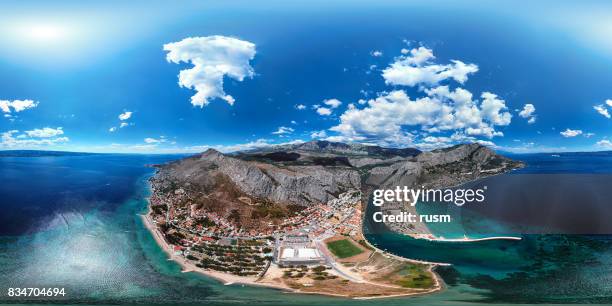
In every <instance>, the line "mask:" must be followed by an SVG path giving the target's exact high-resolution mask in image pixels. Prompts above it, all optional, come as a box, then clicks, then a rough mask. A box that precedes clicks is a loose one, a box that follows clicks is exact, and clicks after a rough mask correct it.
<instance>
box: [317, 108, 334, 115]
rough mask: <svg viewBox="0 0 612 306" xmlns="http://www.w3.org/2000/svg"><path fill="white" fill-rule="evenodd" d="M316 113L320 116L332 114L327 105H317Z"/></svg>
mask: <svg viewBox="0 0 612 306" xmlns="http://www.w3.org/2000/svg"><path fill="white" fill-rule="evenodd" d="M315 109H316V111H317V114H319V115H321V116H329V115H331V114H332V110H331V109H330V108H327V107H322V106H317V107H316V108H315Z"/></svg>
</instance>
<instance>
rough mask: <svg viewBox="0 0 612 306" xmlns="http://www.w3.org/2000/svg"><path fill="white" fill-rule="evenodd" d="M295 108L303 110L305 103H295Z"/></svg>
mask: <svg viewBox="0 0 612 306" xmlns="http://www.w3.org/2000/svg"><path fill="white" fill-rule="evenodd" d="M295 108H296V109H299V110H305V109H306V105H304V104H297V105H296V106H295Z"/></svg>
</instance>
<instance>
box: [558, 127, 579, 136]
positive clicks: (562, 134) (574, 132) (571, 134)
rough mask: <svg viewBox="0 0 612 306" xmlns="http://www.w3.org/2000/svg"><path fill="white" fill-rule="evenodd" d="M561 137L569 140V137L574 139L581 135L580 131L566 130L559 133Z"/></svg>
mask: <svg viewBox="0 0 612 306" xmlns="http://www.w3.org/2000/svg"><path fill="white" fill-rule="evenodd" d="M560 134H561V136H563V137H566V138H569V137H576V136H578V135H580V134H582V130H572V129H569V128H568V129H566V130H565V131H563V132H560Z"/></svg>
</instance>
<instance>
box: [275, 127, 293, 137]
mask: <svg viewBox="0 0 612 306" xmlns="http://www.w3.org/2000/svg"><path fill="white" fill-rule="evenodd" d="M294 131H295V130H294V129H292V128H290V127H286V126H281V127H279V128H278V130H276V132H272V134H275V135H283V134H291V133H293V132H294Z"/></svg>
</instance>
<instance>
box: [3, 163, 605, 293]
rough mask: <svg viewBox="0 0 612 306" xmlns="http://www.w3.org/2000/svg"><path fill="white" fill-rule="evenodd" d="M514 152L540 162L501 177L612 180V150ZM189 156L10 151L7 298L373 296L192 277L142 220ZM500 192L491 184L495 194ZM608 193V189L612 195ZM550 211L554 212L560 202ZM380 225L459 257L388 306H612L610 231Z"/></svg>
mask: <svg viewBox="0 0 612 306" xmlns="http://www.w3.org/2000/svg"><path fill="white" fill-rule="evenodd" d="M512 157H513V158H518V159H522V160H525V161H527V163H528V164H529V166H528V167H527V168H525V169H522V170H520V171H516V172H513V173H511V174H506V175H501V176H497V177H494V178H491V179H496V180H500V179H504V178H507V179H509V180H513V179H515V178H516V177H520V176H521V175H529V176H532V175H546V176H545V177H544V179H545V180H550V179H551V177H547V176H552V178H555V179H558V180H560V181H563V180H564V179H565V178H571V177H574V176H576V175H579V174H580V175H590V179H591V180H592V181H591V183H593V184H600V183H602V182H601V180H604V181H603V183H604V184H605V183H606V182H610V181H609V180H608V179H607V177H606V176H605V175H607V174H610V173H611V172H612V171H611V170H612V167H611V162H610V161H611V159H610V156H608V155H601V156H594V155H592V154H591V155H588V154H587V155H585V154H567V155H566V154H561V155H560V157H553V156H550V155H517V156H512ZM177 158H180V156H172V155H170V156H163V155H88V156H61V157H31V158H30V157H29V158H15V157H11V158H0V178H1V179H2V184H0V208H1V209H2V213H1V214H0V303H11V304H15V303H25V302H32V303H34V302H40V303H43V302H44V303H49V302H52V303H55V304H141V305H150V304H160V305H187V304H189V305H194V304H202V305H245V304H249V305H371V304H372V302H371V301H357V300H347V299H342V298H331V297H324V296H313V295H299V294H287V293H283V292H281V291H278V290H273V289H265V288H254V287H245V286H241V285H232V286H224V285H222V284H220V283H219V282H217V281H215V280H212V279H209V278H207V277H204V276H201V275H199V274H195V273H181V271H180V267H179V266H178V265H177V264H175V263H174V262H172V261H168V260H167V257H166V255H165V254H164V253H163V251H162V250H161V249H160V248H159V247H158V246H157V244H156V243H155V241H154V240H153V238H152V237H151V235H150V233H149V232H148V231H147V230H146V229H145V228H144V227H143V225H142V223H141V221H140V218H139V216H138V214H140V213H142V212H143V211H144V209H145V207H146V197H147V195H148V184H147V178H148V177H149V176H150V175H152V174H153V169H152V168H149V167H146V166H145V165H147V164H154V163H162V162H165V161H169V160H173V159H177ZM556 175H561V176H560V177H556ZM595 175H601V176H595ZM485 183H486V184H489V183H488V182H485ZM501 183H503V182H500V183H499V184H501ZM561 183H562V182H561ZM491 186H493V185H491ZM531 186H536V187H534V188H531ZM521 188H522V189H523V190H524V192H525V193H526V194H527V195H529V194H530V193H541V192H542V191H541V190H539V188H540V187H538V185H534V184H526V185H524V186H522V187H521ZM495 190H498V189H496V188H493V187H490V188H489V192H491V194H494V193H496V192H497V191H496V192H493V191H495ZM499 192H501V191H499ZM597 192H604V194H603V195H602V196H607V195H609V193H610V192H612V191H610V190H603V191H602V190H599V189H597ZM513 201H514V200H513ZM505 205H510V203H507V204H505ZM563 205H568V204H563ZM546 207H547V208H546V209H551V208H552V207H554V203H552V204H550V205H547V206H546ZM597 207H598V206H597ZM604 212H607V211H604ZM475 213H479V214H480V212H478V211H477V212H475ZM481 216H482V214H481ZM502 217H506V215H505V214H503V213H496V214H493V215H491V216H483V217H482V219H488V220H489V221H487V222H488V223H489V224H495V223H497V222H498V221H499V218H502ZM466 219H469V218H467V217H466ZM485 223H486V222H482V223H479V226H481V227H482V226H483V224H485ZM499 223H503V222H501V221H499ZM375 226H376V224H372V223H366V232H368V233H369V234H368V239H369V240H370V241H371V242H372V243H374V244H377V245H378V246H379V247H380V248H383V249H387V250H388V251H389V252H392V253H395V254H398V255H402V256H406V257H410V258H415V259H426V260H433V261H440V262H448V263H452V264H453V265H452V266H451V267H448V268H441V269H439V270H438V272H439V273H440V274H441V275H442V277H443V278H444V280H445V281H446V283H447V284H448V286H447V287H448V288H447V289H446V290H444V291H442V292H441V293H437V294H432V295H427V296H422V297H412V298H392V299H382V300H376V302H375V303H376V304H377V305H378V304H380V305H408V304H410V305H468V304H472V303H475V302H494V303H497V304H509V303H604V304H605V303H611V302H612V240H611V238H610V236H608V235H590V236H587V235H567V234H546V235H541V234H535V233H534V234H522V235H521V237H523V240H521V241H486V242H475V243H442V242H426V241H421V240H414V239H411V238H409V237H406V236H402V235H398V234H394V233H391V232H389V231H386V230H385V229H384V228H382V229H381V228H375ZM468 229H470V228H468ZM42 286H44V287H64V288H66V293H67V295H66V297H64V298H60V299H55V300H38V301H36V300H32V301H24V300H17V299H10V298H8V297H7V288H9V287H42Z"/></svg>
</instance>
